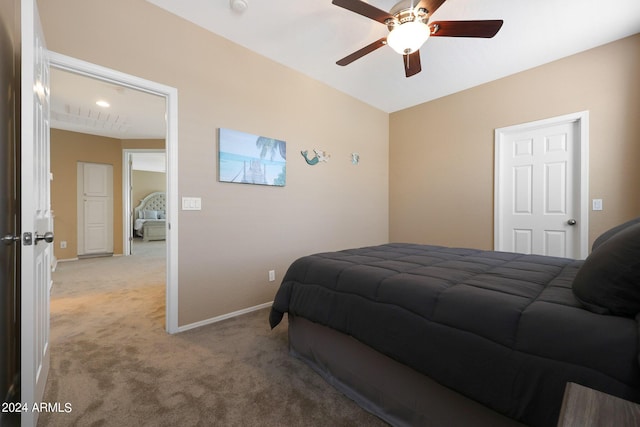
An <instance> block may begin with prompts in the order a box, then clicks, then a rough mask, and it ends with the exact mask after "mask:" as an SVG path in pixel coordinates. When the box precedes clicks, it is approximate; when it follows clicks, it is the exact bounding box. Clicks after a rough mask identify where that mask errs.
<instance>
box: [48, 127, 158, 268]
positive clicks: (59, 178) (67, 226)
mask: <svg viewBox="0 0 640 427" xmlns="http://www.w3.org/2000/svg"><path fill="white" fill-rule="evenodd" d="M162 147H164V141H163V140H120V139H114V138H106V137H102V136H95V135H86V134H82V133H76V132H69V131H64V130H59V129H52V130H51V173H52V174H53V181H52V183H51V208H52V209H53V212H54V228H55V235H56V243H55V245H54V253H55V256H56V257H57V258H58V259H62V260H64V259H74V258H76V257H77V256H78V222H77V221H78V211H77V209H78V203H77V194H78V193H77V184H78V178H77V164H78V162H89V163H103V164H110V165H113V249H114V253H115V254H122V235H123V233H122V227H123V225H122V149H123V148H162ZM62 241H66V242H67V247H66V249H62V248H61V247H60V242H62Z"/></svg>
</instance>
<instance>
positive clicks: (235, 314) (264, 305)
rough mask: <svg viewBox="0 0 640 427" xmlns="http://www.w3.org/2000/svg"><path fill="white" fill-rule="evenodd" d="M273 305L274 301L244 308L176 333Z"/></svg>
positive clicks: (179, 329) (202, 321)
mask: <svg viewBox="0 0 640 427" xmlns="http://www.w3.org/2000/svg"><path fill="white" fill-rule="evenodd" d="M272 305H273V301H269V302H265V303H264V304H260V305H255V306H253V307H248V308H243V309H242V310H238V311H234V312H231V313H227V314H223V315H221V316H216V317H212V318H211V319H206V320H201V321H199V322H195V323H189V324H188V325H184V326H178V330H177V331H176V332H178V333H179V332H185V331H188V330H190V329H195V328H199V327H201V326H206V325H210V324H212V323H217V322H220V321H222V320H227V319H231V318H232V317H237V316H242V315H243V314H247V313H251V312H252V311H257V310H262V309H263V308H267V307H271V306H272Z"/></svg>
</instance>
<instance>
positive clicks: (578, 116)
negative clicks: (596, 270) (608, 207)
mask: <svg viewBox="0 0 640 427" xmlns="http://www.w3.org/2000/svg"><path fill="white" fill-rule="evenodd" d="M568 123H577V127H578V135H577V137H578V139H579V145H580V147H579V156H580V161H579V164H577V165H575V167H577V168H579V169H580V171H579V174H578V176H579V179H580V184H579V185H580V188H579V190H578V191H577V194H579V195H580V202H579V206H580V212H577V213H576V214H575V218H576V219H577V221H578V224H577V227H578V230H579V231H578V233H579V235H580V237H579V254H580V258H581V259H584V258H586V257H587V255H588V254H589V111H580V112H577V113H571V114H566V115H564V116H558V117H551V118H548V119H543V120H537V121H534V122H529V123H523V124H519V125H514V126H507V127H503V128H498V129H496V130H495V157H494V159H495V162H494V211H493V220H494V227H493V248H494V250H497V251H499V250H502V248H501V247H500V242H501V241H502V232H503V230H502V223H503V218H502V209H503V201H502V200H501V194H502V183H503V179H505V178H507V177H503V176H502V168H501V163H500V162H501V159H502V154H503V150H505V149H506V148H505V145H506V140H507V136H508V135H510V134H512V133H520V132H523V131H527V130H530V129H536V128H541V127H548V126H552V125H558V124H568Z"/></svg>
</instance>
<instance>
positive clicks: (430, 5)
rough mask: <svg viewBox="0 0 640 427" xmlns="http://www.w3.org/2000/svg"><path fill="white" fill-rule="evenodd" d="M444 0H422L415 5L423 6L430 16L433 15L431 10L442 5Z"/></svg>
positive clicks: (433, 10)
mask: <svg viewBox="0 0 640 427" xmlns="http://www.w3.org/2000/svg"><path fill="white" fill-rule="evenodd" d="M445 1H446V0H422V1H420V2H419V3H418V6H417V7H424V8H425V9H427V13H428V14H429V16H431V15H433V12H435V11H436V10H438V8H439V7H440V6H442V4H443V3H444V2H445Z"/></svg>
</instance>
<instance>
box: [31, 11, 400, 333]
mask: <svg viewBox="0 0 640 427" xmlns="http://www.w3.org/2000/svg"><path fill="white" fill-rule="evenodd" d="M39 9H40V16H41V19H42V22H43V27H44V32H45V37H46V40H47V44H48V47H49V49H51V50H53V51H56V52H59V53H62V54H65V55H69V56H73V57H76V58H80V59H82V60H85V61H89V62H93V63H96V64H99V65H102V66H106V67H109V68H112V69H116V70H119V71H123V72H125V73H129V74H132V75H135V76H138V77H142V78H145V79H149V80H153V81H156V82H159V83H162V84H165V85H168V86H172V87H176V88H177V89H178V98H179V113H178V126H179V129H178V138H179V147H178V158H179V174H178V191H179V194H178V196H179V197H182V196H195V197H201V198H202V206H203V209H202V211H180V215H179V243H178V245H179V259H178V264H179V298H178V299H179V319H178V322H179V324H180V325H186V324H189V323H193V322H197V321H200V320H204V319H208V318H212V317H215V316H219V315H223V314H226V313H230V312H233V311H236V310H241V309H244V308H247V307H252V306H255V305H258V304H262V303H265V302H268V301H271V300H272V299H273V296H274V294H275V291H276V289H277V284H278V282H279V280H280V279H281V278H282V275H283V273H284V271H285V269H286V268H287V267H288V266H289V264H290V263H291V262H292V261H293V260H294V259H295V258H297V257H299V256H302V255H305V254H308V253H311V252H317V251H323V250H332V249H339V248H344V247H353V246H361V245H369V244H378V243H384V242H386V241H387V240H388V226H389V215H388V206H389V203H388V201H389V200H388V183H389V174H388V150H389V144H388V141H389V119H388V115H387V114H386V113H384V112H382V111H379V110H376V109H374V108H372V107H370V106H367V105H365V104H363V103H361V102H359V101H357V100H355V99H353V98H351V97H349V96H347V95H344V94H342V93H340V92H338V91H336V90H333V89H331V88H329V87H327V86H325V85H323V84H321V83H319V82H317V81H314V80H312V79H310V78H308V77H305V76H303V75H301V74H299V73H297V72H295V71H293V70H291V69H289V68H286V67H284V66H281V65H279V64H276V63H274V62H272V61H270V60H268V59H266V58H264V57H261V56H259V55H256V54H254V53H252V52H250V51H248V50H247V49H244V48H242V47H239V46H237V45H235V44H233V43H231V42H229V41H228V40H225V39H223V38H221V37H218V36H216V35H213V34H211V33H209V32H207V31H205V30H203V29H202V28H199V27H197V26H195V25H192V24H190V23H187V22H186V21H184V20H182V19H180V18H177V17H175V16H173V15H171V14H169V13H167V12H165V11H163V10H161V9H159V8H157V7H155V6H153V5H151V4H150V3H147V2H145V1H143V0H135V1H130V0H114V1H109V2H105V1H97V0H89V1H79V0H75V1H73V0H46V1H40V2H39ZM116 29H117V30H116ZM220 127H226V128H231V129H237V130H241V131H244V132H248V133H253V134H257V135H264V136H268V137H273V138H277V139H281V140H285V141H286V142H287V151H288V156H287V157H288V158H287V185H286V187H284V188H276V187H263V186H252V185H239V184H229V183H220V182H217V167H216V153H217V141H216V138H217V129H218V128H220ZM313 148H318V149H321V150H325V151H327V152H328V153H329V154H330V155H331V160H330V161H329V162H328V163H326V164H320V165H316V166H308V165H307V164H306V163H305V162H304V159H303V158H302V156H301V155H300V151H301V150H304V149H309V150H311V149H313ZM351 152H358V153H360V157H361V163H360V165H359V166H354V165H352V164H351V162H350V153H351ZM270 269H275V270H276V274H277V281H276V282H274V283H269V282H268V281H267V271H268V270H270Z"/></svg>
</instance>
